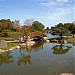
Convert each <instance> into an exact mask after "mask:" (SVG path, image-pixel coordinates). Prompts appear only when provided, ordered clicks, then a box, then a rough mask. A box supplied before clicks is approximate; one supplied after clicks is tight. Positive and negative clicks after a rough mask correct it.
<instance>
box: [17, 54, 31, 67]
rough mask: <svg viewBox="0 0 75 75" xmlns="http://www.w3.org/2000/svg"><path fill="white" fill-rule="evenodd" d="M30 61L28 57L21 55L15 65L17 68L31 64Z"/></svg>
mask: <svg viewBox="0 0 75 75" xmlns="http://www.w3.org/2000/svg"><path fill="white" fill-rule="evenodd" d="M30 59H31V56H30V55H27V56H26V55H22V56H21V57H19V59H18V62H17V64H18V66H20V65H22V64H24V65H26V64H31V61H30Z"/></svg>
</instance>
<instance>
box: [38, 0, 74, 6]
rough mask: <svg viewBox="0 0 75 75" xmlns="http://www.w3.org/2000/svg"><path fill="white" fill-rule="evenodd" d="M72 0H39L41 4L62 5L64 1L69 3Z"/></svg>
mask: <svg viewBox="0 0 75 75" xmlns="http://www.w3.org/2000/svg"><path fill="white" fill-rule="evenodd" d="M72 1H73V0H39V2H40V5H42V6H62V5H63V4H64V3H71V2H72Z"/></svg>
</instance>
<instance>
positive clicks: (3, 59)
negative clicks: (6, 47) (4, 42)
mask: <svg viewBox="0 0 75 75" xmlns="http://www.w3.org/2000/svg"><path fill="white" fill-rule="evenodd" d="M12 62H13V56H12V55H10V52H2V53H0V65H3V64H9V63H12Z"/></svg>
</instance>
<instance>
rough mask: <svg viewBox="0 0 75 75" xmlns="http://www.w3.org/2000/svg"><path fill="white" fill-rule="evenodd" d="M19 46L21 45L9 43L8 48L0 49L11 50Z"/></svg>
mask: <svg viewBox="0 0 75 75" xmlns="http://www.w3.org/2000/svg"><path fill="white" fill-rule="evenodd" d="M18 45H19V44H18V43H7V47H6V48H0V49H3V50H9V49H10V48H12V47H15V46H18Z"/></svg>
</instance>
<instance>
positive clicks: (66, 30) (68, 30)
mask: <svg viewBox="0 0 75 75" xmlns="http://www.w3.org/2000/svg"><path fill="white" fill-rule="evenodd" d="M51 30H52V31H53V34H56V35H61V37H62V35H71V34H75V25H74V23H64V24H62V23H59V24H57V25H55V26H54V27H51Z"/></svg>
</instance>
